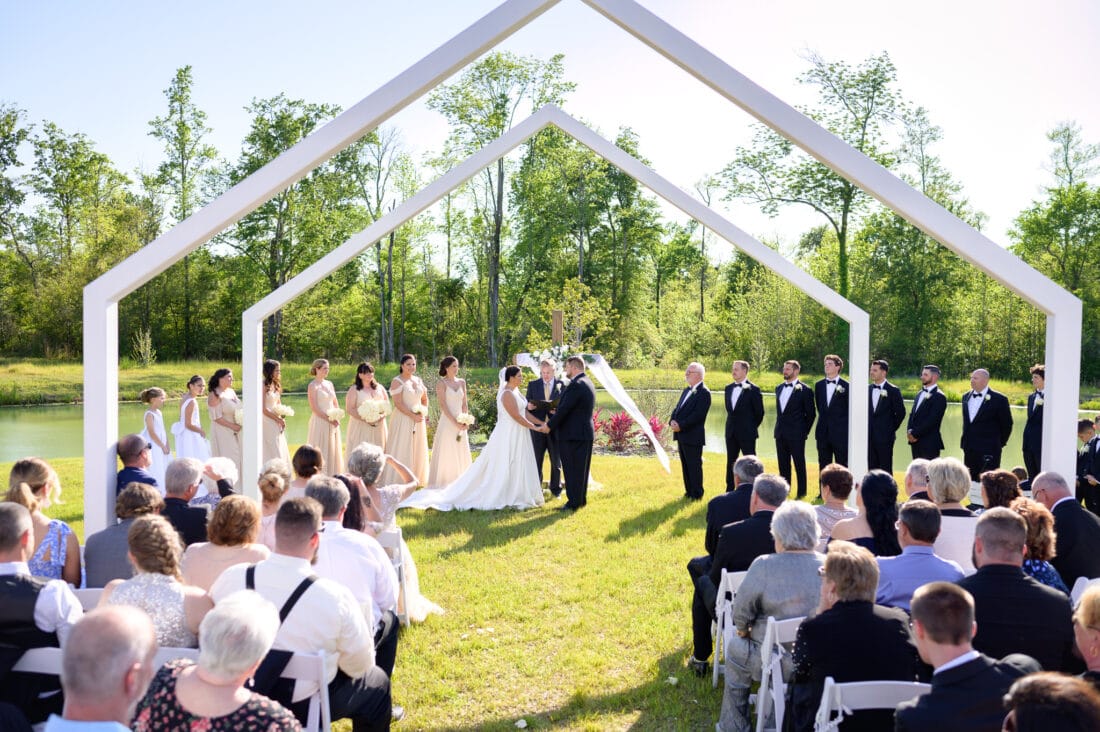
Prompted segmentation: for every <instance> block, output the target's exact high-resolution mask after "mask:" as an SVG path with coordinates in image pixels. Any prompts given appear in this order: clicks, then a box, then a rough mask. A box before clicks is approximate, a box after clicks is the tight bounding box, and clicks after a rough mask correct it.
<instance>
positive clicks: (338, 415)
mask: <svg viewBox="0 0 1100 732" xmlns="http://www.w3.org/2000/svg"><path fill="white" fill-rule="evenodd" d="M345 414H346V412H345V411H344V410H343V409H340V407H331V408H330V409H329V410H328V411H326V412H325V416H326V417H328V418H329V419H335V420H336V421H337V422H339V421H340V420H341V419H343V418H344V415H345Z"/></svg>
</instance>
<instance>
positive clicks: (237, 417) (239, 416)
mask: <svg viewBox="0 0 1100 732" xmlns="http://www.w3.org/2000/svg"><path fill="white" fill-rule="evenodd" d="M233 421H234V422H236V423H237V424H239V425H242V426H243V425H244V410H243V409H238V410H237V411H235V412H233Z"/></svg>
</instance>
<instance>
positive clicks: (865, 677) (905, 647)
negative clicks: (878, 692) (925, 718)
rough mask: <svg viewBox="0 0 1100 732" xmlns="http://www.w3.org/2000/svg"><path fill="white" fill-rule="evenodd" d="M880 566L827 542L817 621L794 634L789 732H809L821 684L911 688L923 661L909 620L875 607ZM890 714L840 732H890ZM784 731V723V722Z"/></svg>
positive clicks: (864, 718)
mask: <svg viewBox="0 0 1100 732" xmlns="http://www.w3.org/2000/svg"><path fill="white" fill-rule="evenodd" d="M876 587H878V564H877V563H876V562H875V557H874V555H873V554H871V552H869V551H867V549H865V548H863V547H861V546H857V545H855V544H853V543H851V542H848V541H838V540H836V539H834V540H833V541H831V542H829V552H828V553H827V554H826V555H825V574H824V578H823V579H822V581H821V602H820V604H819V605H818V608H817V615H815V616H814V617H811V618H809V619H807V620H806V621H805V622H803V623H802V625H800V626H799V628H798V636H797V637H796V639H795V642H794V671H793V673H792V675H791V684H790V688H789V696H788V704H787V715H788V717H789V719H790V724H791V726H790V727H789V729H791V730H794V732H809V730H812V729H813V728H814V717H815V715H816V714H817V708H818V706H819V705H820V703H821V691H822V688H823V687H824V685H825V677H826V676H832V677H833V679H834V680H836V681H838V682H840V683H845V682H848V681H915V680H916V679H917V673H918V668H919V665H920V660H919V658H918V657H917V649H916V647H915V646H914V645H913V640H912V638H911V637H910V636H909V616H907V615H906V614H905V613H904V612H903V611H901V610H898V609H897V608H892V607H883V606H881V605H875V604H874V599H875V588H876ZM892 717H893V712H892V711H882V710H875V711H865V712H858V713H856V714H854V715H852V716H850V717H846V718H845V720H844V723H843V724H842V725H841V727H840V729H841V730H843V731H844V732H853V731H855V730H868V732H870V731H871V730H876V731H877V730H883V729H889V728H890V723H891V719H892ZM784 723H785V724H786V720H784Z"/></svg>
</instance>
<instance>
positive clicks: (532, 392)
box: [527, 379, 563, 422]
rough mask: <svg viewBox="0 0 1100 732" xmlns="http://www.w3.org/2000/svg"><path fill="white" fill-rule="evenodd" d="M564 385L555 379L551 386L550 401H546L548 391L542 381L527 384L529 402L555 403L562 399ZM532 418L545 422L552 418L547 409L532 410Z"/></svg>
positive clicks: (536, 380) (537, 380)
mask: <svg viewBox="0 0 1100 732" xmlns="http://www.w3.org/2000/svg"><path fill="white" fill-rule="evenodd" d="M562 389H563V385H562V383H561V379H554V381H553V382H552V383H551V384H550V399H549V400H547V399H546V391H545V387H544V386H543V383H542V379H535V380H534V381H529V382H528V383H527V401H529V402H534V401H551V402H552V401H554V400H555V399H560V398H561V392H562ZM531 416H533V417H535V418H537V419H539V420H541V421H543V422H545V421H546V418H547V417H549V416H550V411H549V410H547V409H533V410H531Z"/></svg>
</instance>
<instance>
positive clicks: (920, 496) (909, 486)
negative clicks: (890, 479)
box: [905, 458, 932, 501]
mask: <svg viewBox="0 0 1100 732" xmlns="http://www.w3.org/2000/svg"><path fill="white" fill-rule="evenodd" d="M928 463H929V461H928V460H925V459H924V458H917V459H916V460H914V461H913V462H911V463H909V467H908V468H906V469H905V495H906V496H908V497H909V500H910V501H931V500H932V496H931V495H929V493H928Z"/></svg>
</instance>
